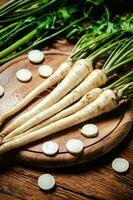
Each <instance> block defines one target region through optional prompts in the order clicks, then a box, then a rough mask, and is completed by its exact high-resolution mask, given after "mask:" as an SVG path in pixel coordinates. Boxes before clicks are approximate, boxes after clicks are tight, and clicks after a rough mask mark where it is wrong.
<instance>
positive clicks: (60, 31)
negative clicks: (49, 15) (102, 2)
mask: <svg viewBox="0 0 133 200" xmlns="http://www.w3.org/2000/svg"><path fill="white" fill-rule="evenodd" d="M85 18H86V16H85V17H82V18H80V19H78V20H76V21H74V22H73V23H71V24H69V25H68V26H66V27H65V28H62V29H61V30H59V31H57V32H56V33H54V34H52V35H50V36H48V37H46V38H44V39H42V40H40V41H38V42H36V44H32V45H31V46H29V47H27V48H26V49H24V50H22V51H20V52H18V53H15V54H13V55H11V56H9V57H7V58H4V59H2V60H0V64H3V63H5V62H7V61H9V60H11V59H13V58H16V57H17V56H19V55H21V54H23V53H25V52H27V51H28V50H30V49H32V48H34V47H36V46H38V45H40V44H42V43H43V42H45V41H47V40H49V39H51V38H54V37H55V36H57V35H59V34H60V33H63V32H64V31H66V30H67V29H68V28H70V27H72V26H73V25H74V24H77V23H78V22H80V21H82V20H83V19H85ZM22 44H23V43H22Z"/></svg>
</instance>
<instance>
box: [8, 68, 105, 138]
mask: <svg viewBox="0 0 133 200" xmlns="http://www.w3.org/2000/svg"><path fill="white" fill-rule="evenodd" d="M106 82H107V76H106V75H105V73H104V72H103V71H102V70H100V69H97V70H94V71H93V72H92V73H91V74H90V75H88V77H87V78H86V79H85V80H84V81H83V82H82V83H81V84H80V85H79V86H77V87H76V88H75V89H74V90H73V91H72V92H71V93H69V94H68V95H67V96H65V97H64V98H63V99H62V100H60V101H59V102H57V103H56V104H54V105H53V106H51V107H49V108H48V109H46V110H44V111H43V112H41V113H39V114H38V115H35V116H34V117H33V118H31V119H30V120H28V121H27V122H25V123H24V124H22V125H21V126H20V127H18V128H16V129H15V130H14V131H12V132H11V133H9V134H8V135H7V136H6V137H5V139H8V138H11V137H13V136H16V135H18V134H21V133H23V132H25V131H26V130H28V129H30V128H31V127H33V126H35V125H37V124H39V123H40V122H42V121H44V120H46V119H48V118H50V117H51V116H53V115H54V114H56V113H58V112H59V111H61V110H63V109H64V108H66V107H68V106H69V105H71V104H72V103H74V102H75V101H77V100H78V99H80V98H81V97H82V96H83V95H85V94H86V93H87V92H88V91H90V90H91V89H93V88H97V87H100V86H102V85H104V84H105V83H106Z"/></svg>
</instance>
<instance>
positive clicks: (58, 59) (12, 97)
mask: <svg viewBox="0 0 133 200" xmlns="http://www.w3.org/2000/svg"><path fill="white" fill-rule="evenodd" d="M54 46H55V47H56V49H49V50H47V51H44V53H45V60H44V63H45V64H49V65H51V66H52V67H53V69H54V70H56V68H57V67H58V66H59V65H60V64H61V63H62V62H63V61H65V59H66V57H67V55H66V54H68V53H66V51H67V52H69V51H70V49H71V48H72V47H71V45H70V44H68V43H67V42H66V41H64V42H63V44H62V43H59V42H57V43H56V44H55V45H54ZM39 66H40V64H39V65H35V64H32V63H31V62H30V61H29V60H28V58H27V55H22V56H20V57H18V58H16V59H14V60H12V61H10V62H8V63H6V64H5V65H3V66H2V68H1V73H0V84H1V85H2V86H3V87H4V88H5V95H4V96H3V97H2V98H1V99H0V115H2V114H4V112H7V111H8V109H10V108H12V107H13V106H14V105H16V104H17V103H18V102H19V101H21V100H22V99H23V98H24V97H25V95H27V94H28V93H29V92H30V91H31V90H32V89H33V88H35V87H36V86H37V85H38V84H39V83H41V82H42V81H43V80H44V79H43V78H41V77H40V76H39V74H38V67H39ZM21 68H28V69H29V70H30V71H31V72H32V74H33V77H32V80H31V81H30V82H28V83H21V82H19V81H18V80H17V79H16V72H17V70H18V69H21ZM48 92H50V91H45V92H43V93H42V94H40V95H39V97H37V98H36V99H35V100H34V101H32V103H30V104H29V105H28V106H27V107H26V108H24V109H23V112H25V111H27V110H28V109H30V108H32V107H33V106H34V105H35V104H36V103H37V102H39V101H40V100H41V99H42V98H44V96H45V95H47V94H48ZM130 109H131V107H130V106H129V105H123V106H121V107H119V108H118V109H116V110H114V111H112V112H110V113H108V114H105V115H102V116H100V117H98V118H96V119H93V120H91V121H87V122H84V123H82V124H79V125H77V126H74V127H72V128H69V129H67V130H64V131H60V132H59V133H57V134H54V135H51V136H49V137H47V138H44V139H42V140H40V141H37V142H35V143H32V144H29V145H27V146H25V147H22V148H21V149H19V150H16V151H12V152H11V153H10V154H9V153H8V154H7V155H8V157H11V158H13V159H15V160H18V161H19V160H20V161H21V162H26V163H27V164H28V165H35V166H42V167H53V166H54V167H55V166H56V167H60V166H68V165H75V164H78V163H83V162H87V161H89V160H92V159H94V158H97V157H99V156H101V155H103V154H105V153H107V152H108V151H110V150H111V149H112V148H114V147H115V146H116V145H118V144H119V143H120V142H121V140H122V139H124V137H125V136H126V135H127V133H128V132H129V130H130V128H131V125H132V116H131V111H130ZM127 110H128V111H127ZM19 114H20V115H21V114H22V113H21V112H20V113H19ZM16 116H17V115H15V116H13V118H14V117H16ZM8 121H9V123H10V122H11V121H12V120H11V121H10V120H8ZM90 122H91V123H94V124H96V125H97V127H98V129H99V134H98V137H95V138H86V137H84V136H82V135H81V133H80V131H79V129H81V127H82V126H83V125H84V124H86V123H90ZM7 124H8V123H6V125H7ZM71 138H78V139H80V140H81V141H83V143H84V145H85V148H84V151H83V153H82V154H80V155H72V154H70V153H68V152H67V149H66V142H67V141H68V140H69V139H71ZM48 140H53V141H55V142H57V143H58V144H59V153H58V154H57V155H55V156H52V157H50V156H46V155H44V154H43V152H42V144H43V142H45V141H48Z"/></svg>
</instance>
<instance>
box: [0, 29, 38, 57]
mask: <svg viewBox="0 0 133 200" xmlns="http://www.w3.org/2000/svg"><path fill="white" fill-rule="evenodd" d="M36 34H37V29H35V30H33V31H31V32H30V33H29V34H27V35H26V36H24V37H23V38H22V39H20V40H18V41H17V42H16V43H14V44H13V45H11V46H10V47H8V48H7V49H5V50H3V51H2V52H0V58H3V57H5V56H7V55H8V54H10V53H12V52H13V51H15V50H16V49H17V48H18V47H20V46H21V45H22V44H24V43H26V42H27V41H29V40H31V39H32V38H33V37H34V36H35V35H36Z"/></svg>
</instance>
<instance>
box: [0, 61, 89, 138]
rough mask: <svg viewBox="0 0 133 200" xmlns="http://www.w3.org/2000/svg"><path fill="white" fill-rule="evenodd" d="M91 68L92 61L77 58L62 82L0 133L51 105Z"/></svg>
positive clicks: (77, 82)
mask: <svg viewBox="0 0 133 200" xmlns="http://www.w3.org/2000/svg"><path fill="white" fill-rule="evenodd" d="M92 70H93V67H92V62H91V61H90V60H87V59H81V60H78V61H77V62H76V63H75V64H74V66H73V67H72V69H71V70H70V71H69V73H68V74H67V76H66V77H65V78H64V79H63V80H62V82H61V83H60V84H59V85H58V86H57V87H56V88H55V89H54V90H53V91H52V92H51V93H50V94H49V95H48V96H46V97H45V98H44V99H43V100H42V101H41V102H40V103H38V104H37V105H36V106H35V107H34V108H32V109H31V110H30V111H28V112H26V113H24V114H22V115H21V116H19V117H18V118H17V119H16V120H14V121H13V122H12V124H11V125H10V126H8V127H7V128H6V129H5V130H4V131H3V132H2V133H1V134H0V135H7V134H8V133H9V132H11V131H12V130H14V129H15V128H17V127H19V126H20V125H22V124H23V123H24V122H26V121H27V120H29V119H31V118H32V117H33V116H35V115H37V114H38V113H40V112H42V111H43V110H44V109H46V108H48V107H50V106H52V105H53V104H55V103H56V102H57V101H59V100H60V99H61V98H62V97H63V96H65V95H66V94H67V93H68V92H70V91H71V90H72V89H73V88H74V87H76V86H77V85H78V84H79V83H81V82H82V81H83V80H84V79H85V78H86V77H87V75H88V74H90V73H91V72H92Z"/></svg>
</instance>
